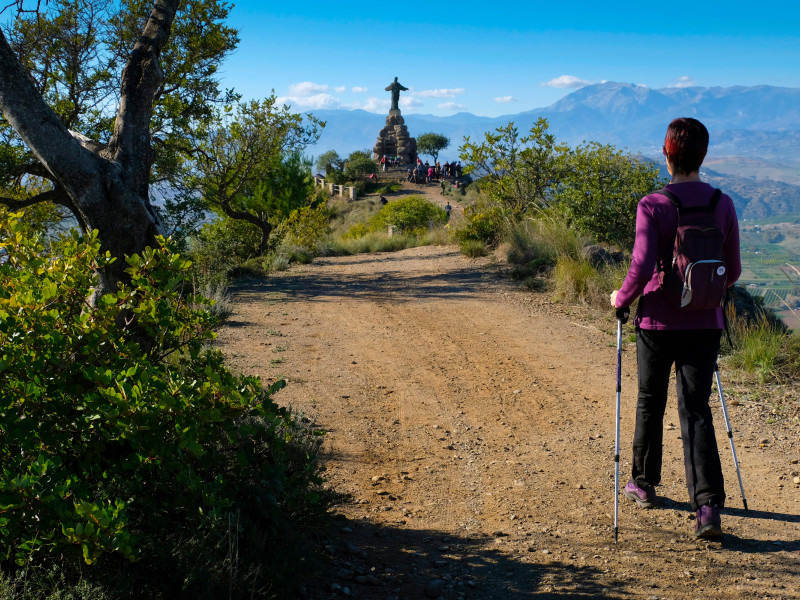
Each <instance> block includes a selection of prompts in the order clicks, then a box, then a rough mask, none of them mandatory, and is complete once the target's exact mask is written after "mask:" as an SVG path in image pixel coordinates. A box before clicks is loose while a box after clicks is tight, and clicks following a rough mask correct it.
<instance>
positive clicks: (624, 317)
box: [614, 308, 630, 544]
mask: <svg viewBox="0 0 800 600" xmlns="http://www.w3.org/2000/svg"><path fill="white" fill-rule="evenodd" d="M629 315H630V309H628V308H618V309H617V417H616V421H617V423H616V434H615V435H614V543H615V544H616V543H617V537H618V536H619V525H618V519H619V412H620V410H619V409H620V396H621V395H622V325H623V324H625V323H627V322H628V316H629Z"/></svg>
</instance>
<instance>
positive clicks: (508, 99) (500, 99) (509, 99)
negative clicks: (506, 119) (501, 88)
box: [494, 96, 517, 102]
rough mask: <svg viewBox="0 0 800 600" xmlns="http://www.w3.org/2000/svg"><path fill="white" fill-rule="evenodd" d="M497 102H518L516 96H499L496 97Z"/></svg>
mask: <svg viewBox="0 0 800 600" xmlns="http://www.w3.org/2000/svg"><path fill="white" fill-rule="evenodd" d="M494 101H495V102H517V99H516V98H514V96H498V97H497V98H495V99H494Z"/></svg>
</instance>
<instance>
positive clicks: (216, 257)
mask: <svg viewBox="0 0 800 600" xmlns="http://www.w3.org/2000/svg"><path fill="white" fill-rule="evenodd" d="M260 243H261V231H260V230H259V229H258V227H256V226H255V225H253V224H251V223H248V222H247V221H243V220H241V219H228V218H225V217H222V218H218V219H216V220H214V221H212V222H210V223H206V224H205V225H203V227H202V228H201V229H200V232H199V233H198V235H197V236H196V237H194V238H192V239H191V240H190V241H189V252H188V256H189V258H191V260H192V263H193V265H194V270H195V271H196V272H197V273H198V274H200V275H201V276H204V275H210V274H214V273H227V272H228V271H229V270H230V269H232V268H233V267H235V266H236V265H239V264H241V263H244V262H245V261H247V260H248V259H249V258H252V257H253V256H257V255H258V248H259V244H260Z"/></svg>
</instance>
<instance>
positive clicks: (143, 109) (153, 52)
mask: <svg viewBox="0 0 800 600" xmlns="http://www.w3.org/2000/svg"><path fill="white" fill-rule="evenodd" d="M179 4H180V2H179V0H156V2H155V5H154V6H153V10H152V11H151V12H150V17H149V18H148V19H147V24H146V25H145V27H144V30H143V31H142V34H141V36H139V40H138V41H137V42H136V45H135V46H134V48H133V52H131V55H130V58H129V59H128V63H127V64H126V65H125V69H124V70H123V72H122V87H121V91H120V105H119V110H118V111H117V119H116V122H115V123H114V133H113V135H112V137H111V141H110V143H109V151H110V153H111V157H112V158H113V159H114V160H116V161H119V162H120V163H121V164H122V165H123V167H126V168H128V169H130V173H131V175H132V176H133V178H134V180H133V182H132V183H133V185H134V189H136V190H137V191H138V192H139V193H140V194H142V195H143V196H145V197H146V195H147V194H146V192H147V184H148V176H149V172H150V166H151V164H152V162H153V150H152V147H151V144H150V119H151V116H152V114H153V100H154V98H155V95H156V92H157V91H158V88H159V87H160V85H161V81H162V80H163V78H164V74H163V71H162V70H161V67H160V65H159V58H160V56H161V51H162V49H163V48H164V46H165V44H166V43H167V40H168V39H169V34H170V28H171V27H172V21H173V20H174V18H175V13H176V12H177V10H178V5H179Z"/></svg>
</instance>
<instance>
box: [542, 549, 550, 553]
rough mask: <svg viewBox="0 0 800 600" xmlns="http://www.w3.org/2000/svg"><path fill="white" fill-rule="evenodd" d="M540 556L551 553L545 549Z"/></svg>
mask: <svg viewBox="0 0 800 600" xmlns="http://www.w3.org/2000/svg"><path fill="white" fill-rule="evenodd" d="M542 554H551V552H550V550H547V549H546V548H545V549H544V550H542Z"/></svg>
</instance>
